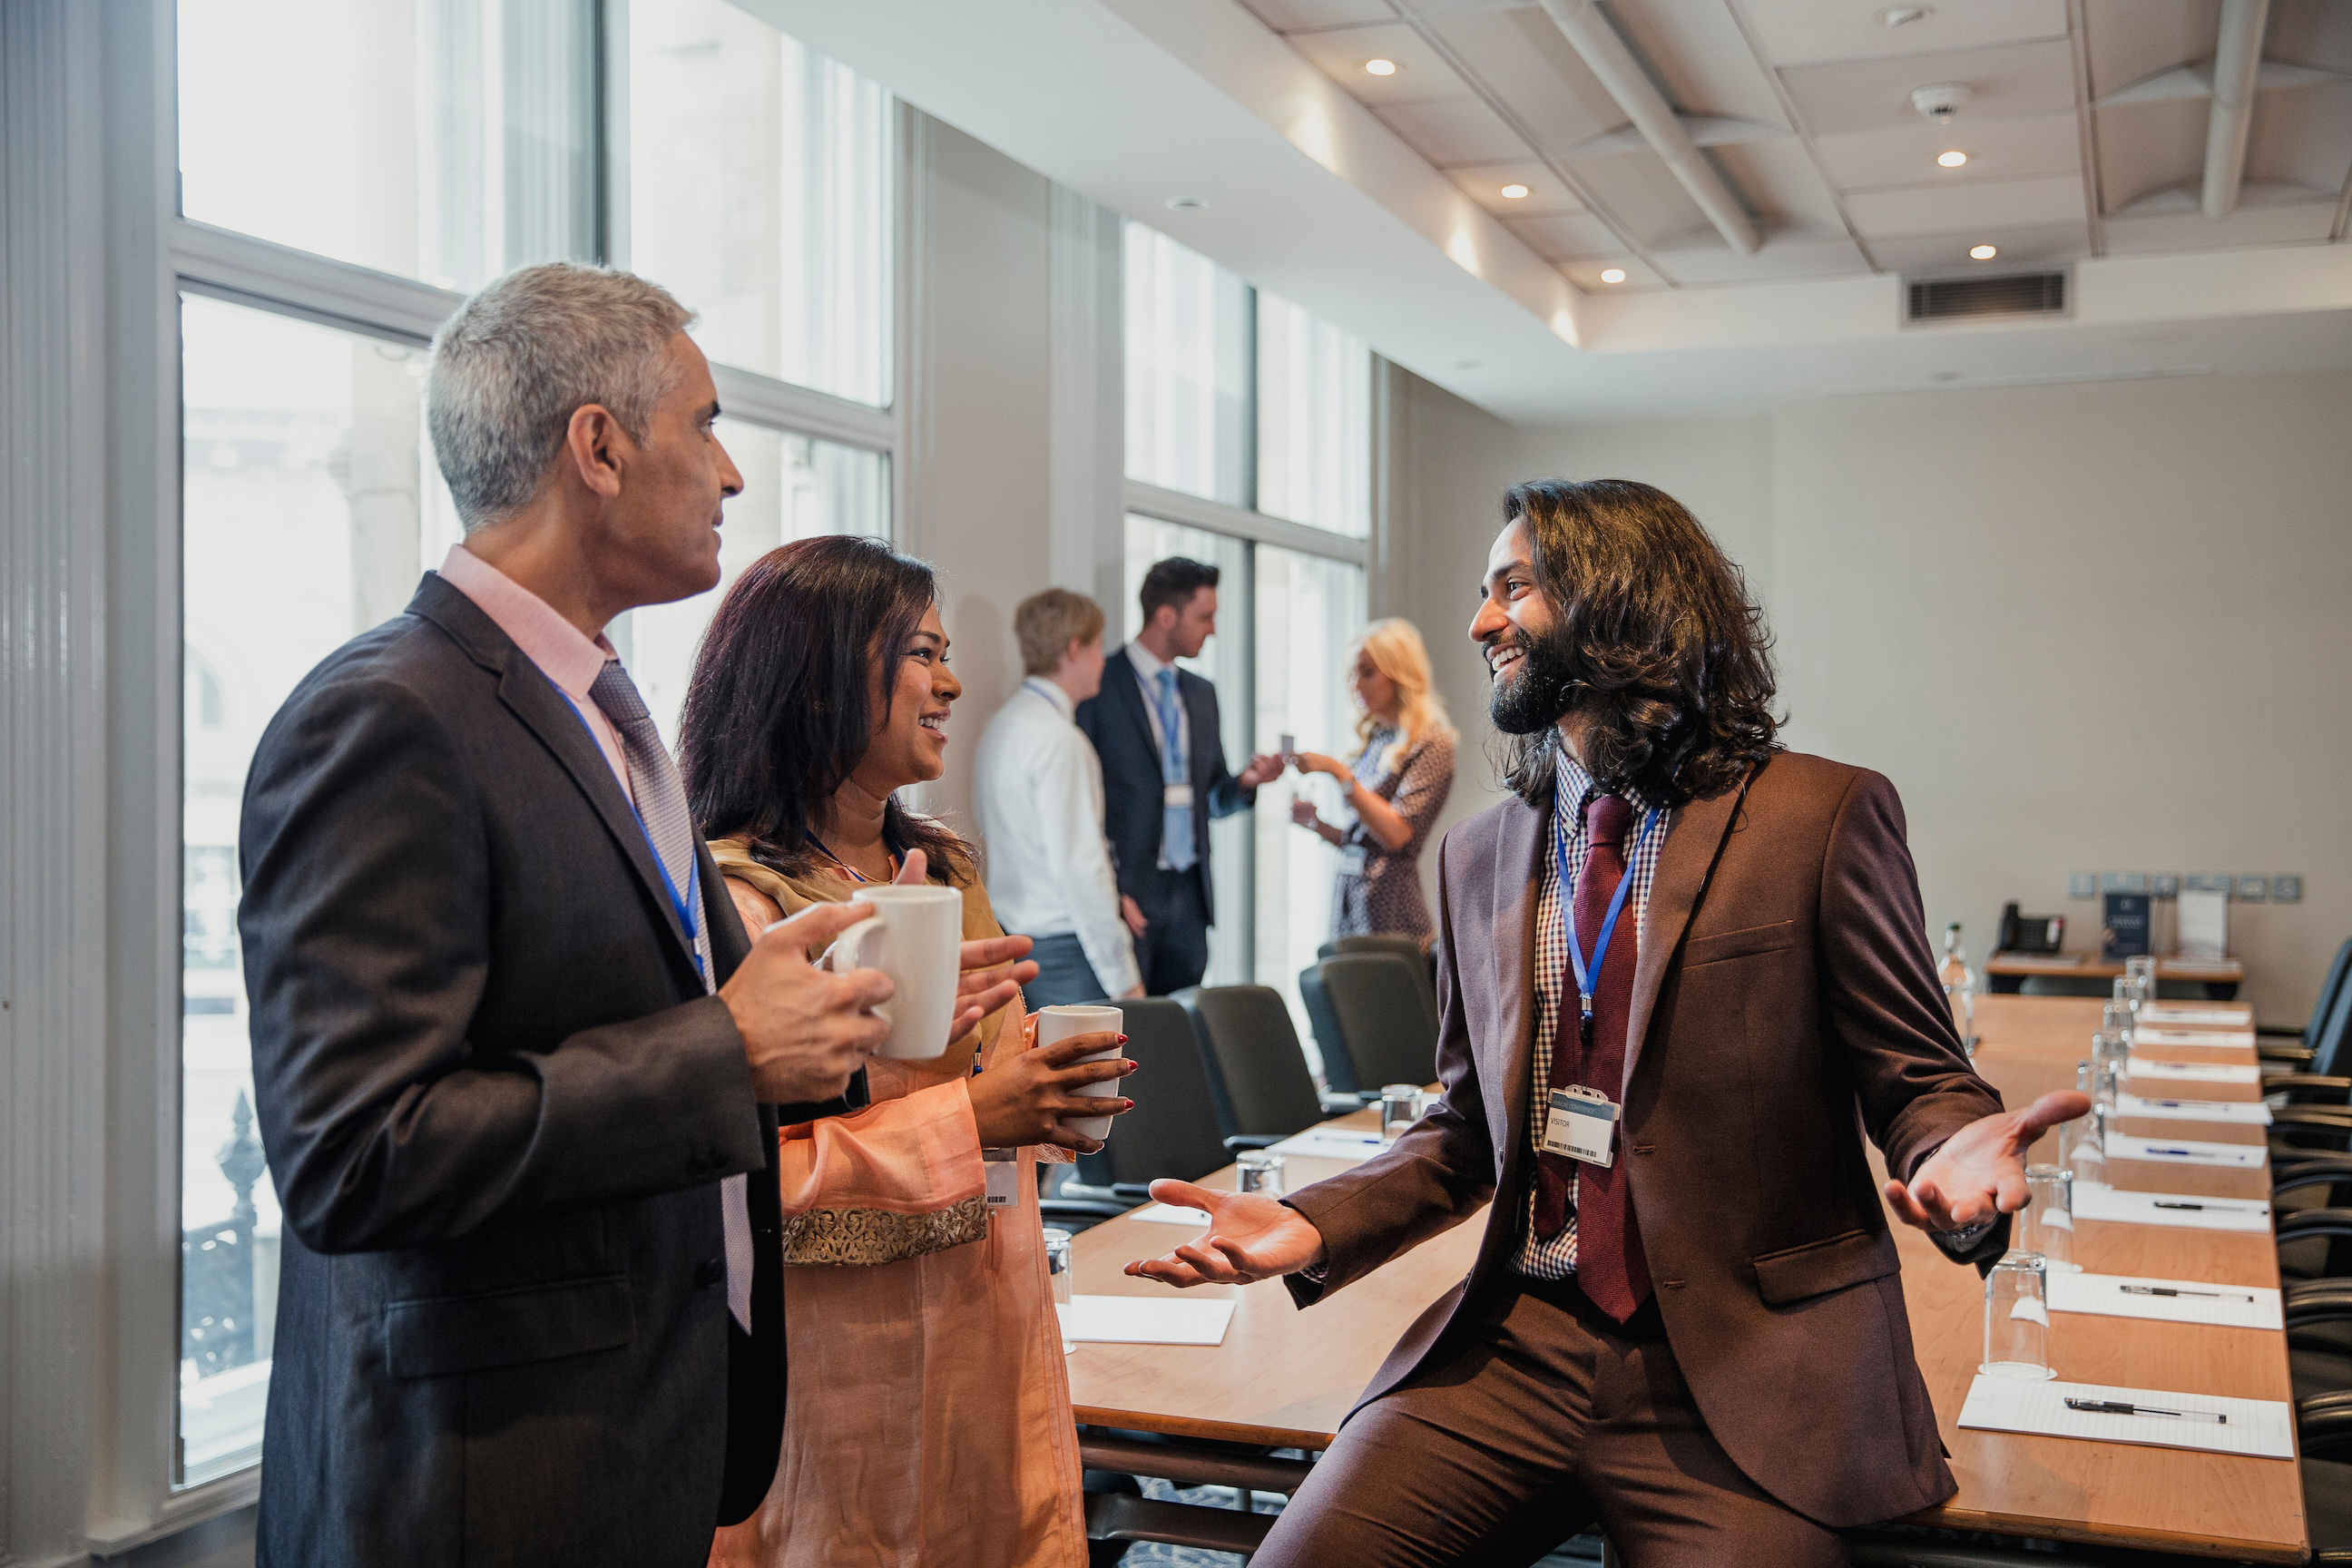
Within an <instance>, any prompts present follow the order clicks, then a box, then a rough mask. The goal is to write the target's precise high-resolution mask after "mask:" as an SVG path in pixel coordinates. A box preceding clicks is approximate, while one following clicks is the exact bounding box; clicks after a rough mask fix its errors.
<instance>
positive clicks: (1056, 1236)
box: [1045, 1226, 1077, 1355]
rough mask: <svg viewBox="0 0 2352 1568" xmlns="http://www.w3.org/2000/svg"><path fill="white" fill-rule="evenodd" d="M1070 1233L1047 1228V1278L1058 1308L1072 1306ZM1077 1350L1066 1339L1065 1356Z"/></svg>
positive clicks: (1057, 1315) (1057, 1313)
mask: <svg viewBox="0 0 2352 1568" xmlns="http://www.w3.org/2000/svg"><path fill="white" fill-rule="evenodd" d="M1070 1263H1071V1251H1070V1233H1069V1232H1068V1231H1066V1230H1056V1229H1055V1228H1054V1227H1053V1226H1046V1227H1045V1276H1046V1279H1047V1280H1048V1282H1049V1283H1050V1284H1051V1285H1052V1286H1053V1289H1054V1302H1055V1305H1056V1306H1057V1307H1067V1306H1069V1305H1070V1301H1071V1295H1072V1292H1071V1289H1070ZM1054 1315H1055V1317H1057V1318H1059V1317H1061V1316H1063V1314H1062V1313H1061V1312H1058V1311H1057V1312H1055V1314H1054ZM1066 1326H1067V1325H1065V1327H1066ZM1076 1349H1077V1346H1076V1345H1075V1344H1073V1343H1072V1342H1070V1341H1068V1340H1064V1341H1063V1342H1062V1353H1063V1354H1064V1355H1067V1354H1069V1353H1070V1352H1072V1351H1074V1350H1076Z"/></svg>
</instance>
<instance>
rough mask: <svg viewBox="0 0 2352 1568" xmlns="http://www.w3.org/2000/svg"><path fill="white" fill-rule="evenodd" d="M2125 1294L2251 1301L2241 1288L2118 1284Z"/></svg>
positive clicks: (2118, 1287) (2250, 1297)
mask: <svg viewBox="0 0 2352 1568" xmlns="http://www.w3.org/2000/svg"><path fill="white" fill-rule="evenodd" d="M2116 1289H2118V1290H2121V1291H2122V1292H2123V1293H2124V1294H2125V1295H2126V1296H2210V1297H2211V1298H2212V1299H2213V1300H2216V1301H2251V1300H2253V1298H2252V1296H2249V1295H2247V1294H2246V1293H2245V1292H2244V1291H2242V1290H2183V1289H2179V1287H2177V1286H2172V1285H2118V1286H2117V1287H2116Z"/></svg>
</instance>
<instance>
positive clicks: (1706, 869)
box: [1618, 774, 1754, 1102]
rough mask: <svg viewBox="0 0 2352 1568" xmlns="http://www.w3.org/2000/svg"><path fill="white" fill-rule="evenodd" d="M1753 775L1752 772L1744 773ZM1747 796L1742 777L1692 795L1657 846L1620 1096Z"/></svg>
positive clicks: (1644, 914) (1627, 1021)
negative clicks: (1713, 791) (1716, 790)
mask: <svg viewBox="0 0 2352 1568" xmlns="http://www.w3.org/2000/svg"><path fill="white" fill-rule="evenodd" d="M1749 776H1750V777H1753V776H1754V775H1753V774H1750V775H1749ZM1747 798H1748V783H1747V781H1746V780H1742V781H1741V782H1740V784H1739V787H1738V789H1733V790H1726V791H1724V792H1723V793H1722V794H1721V795H1711V796H1708V797H1707V798H1706V799H1703V800H1694V801H1692V802H1691V803H1690V804H1689V805H1685V806H1683V807H1682V808H1681V809H1680V810H1679V811H1677V812H1676V813H1675V821H1674V826H1673V828H1672V830H1671V831H1670V832H1668V833H1667V835H1666V842H1665V845H1664V847H1663V848H1661V849H1660V850H1659V851H1658V874H1657V876H1656V877H1655V878H1654V879H1652V880H1651V883H1650V900H1649V903H1648V904H1647V905H1646V906H1644V908H1643V911H1642V943H1641V951H1640V953H1639V954H1638V956H1637V957H1636V958H1635V960H1634V963H1633V1004H1632V1005H1631V1007H1630V1008H1629V1009H1628V1010H1627V1012H1626V1015H1625V1078H1624V1081H1623V1082H1622V1084H1620V1085H1619V1086H1618V1098H1619V1100H1620V1101H1621V1102H1622V1100H1623V1099H1624V1097H1625V1095H1626V1094H1628V1093H1629V1092H1631V1089H1632V1087H1633V1068H1634V1066H1635V1064H1636V1063H1638V1062H1639V1061H1640V1060H1641V1059H1642V1047H1643V1037H1645V1036H1647V1035H1648V1034H1649V1032H1650V1015H1651V1014H1652V1012H1653V1011H1654V1010H1655V1009H1656V1007H1657V1005H1658V992H1659V990H1660V989H1661V988H1662V987H1664V984H1665V982H1666V965H1667V964H1668V963H1671V962H1672V961H1673V959H1674V956H1675V950H1676V949H1678V948H1680V947H1681V946H1682V941H1683V932H1684V931H1686V930H1688V929H1689V927H1690V921H1691V913H1692V911H1693V910H1696V909H1697V907H1698V900H1699V898H1700V895H1701V894H1703V893H1704V892H1705V891H1706V879H1707V878H1708V876H1709V875H1710V874H1712V872H1713V871H1714V869H1715V863H1716V860H1717V857H1718V856H1720V855H1721V853H1722V850H1723V841H1724V838H1725V837H1726V836H1727V835H1728V834H1729V833H1730V831H1731V826H1732V823H1733V821H1734V819H1735V818H1736V817H1737V816H1738V812H1739V803H1740V802H1741V801H1743V800H1745V799H1747Z"/></svg>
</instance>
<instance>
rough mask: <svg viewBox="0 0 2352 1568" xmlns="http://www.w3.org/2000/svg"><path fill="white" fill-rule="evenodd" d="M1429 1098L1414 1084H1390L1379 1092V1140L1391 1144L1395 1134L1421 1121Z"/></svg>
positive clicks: (1427, 1106)
mask: <svg viewBox="0 0 2352 1568" xmlns="http://www.w3.org/2000/svg"><path fill="white" fill-rule="evenodd" d="M1428 1109H1429V1097H1428V1096H1427V1095H1424V1094H1423V1093H1422V1092H1421V1086H1420V1085H1419V1084H1416V1083H1392V1084H1390V1085H1389V1086H1387V1087H1386V1088H1385V1089H1381V1141H1382V1142H1389V1143H1393V1142H1396V1139H1397V1134H1399V1133H1400V1132H1402V1131H1404V1130H1405V1129H1406V1128H1408V1127H1410V1126H1412V1124H1413V1123H1414V1122H1416V1121H1420V1120H1421V1113H1422V1112H1423V1111H1424V1110H1428Z"/></svg>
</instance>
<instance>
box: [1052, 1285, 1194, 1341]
mask: <svg viewBox="0 0 2352 1568" xmlns="http://www.w3.org/2000/svg"><path fill="white" fill-rule="evenodd" d="M1054 1310H1055V1311H1056V1312H1058V1313H1060V1314H1061V1318H1062V1337H1063V1338H1064V1339H1066V1340H1070V1341H1073V1342H1076V1343H1079V1344H1099V1345H1218V1344H1223V1343H1224V1342H1225V1330H1226V1328H1227V1327H1229V1326H1230V1325H1231V1324H1232V1322H1233V1321H1234V1303H1233V1301H1232V1300H1230V1299H1227V1300H1221V1301H1220V1300H1198V1299H1196V1298H1192V1297H1174V1298H1163V1297H1159V1296H1079V1297H1076V1298H1075V1299H1074V1300H1071V1301H1069V1302H1067V1303H1063V1302H1060V1301H1056V1302H1055V1303H1054Z"/></svg>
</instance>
